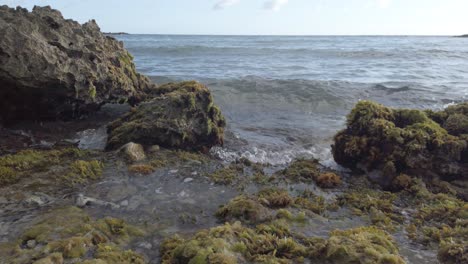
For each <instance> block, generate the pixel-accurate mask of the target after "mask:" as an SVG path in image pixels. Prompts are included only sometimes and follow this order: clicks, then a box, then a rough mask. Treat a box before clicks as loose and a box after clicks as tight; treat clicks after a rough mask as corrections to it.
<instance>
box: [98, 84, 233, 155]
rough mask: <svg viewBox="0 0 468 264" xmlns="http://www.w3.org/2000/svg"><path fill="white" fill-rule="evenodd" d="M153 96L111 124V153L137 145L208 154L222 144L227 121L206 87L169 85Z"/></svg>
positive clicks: (159, 89) (109, 141) (108, 144)
mask: <svg viewBox="0 0 468 264" xmlns="http://www.w3.org/2000/svg"><path fill="white" fill-rule="evenodd" d="M152 92H153V93H154V94H155V95H156V97H154V98H153V99H151V100H150V101H147V102H144V103H142V104H140V105H139V106H138V107H137V108H135V109H134V110H133V111H131V112H129V113H127V114H126V115H124V116H122V117H121V118H119V119H117V120H115V121H114V122H112V123H111V124H109V126H108V134H109V138H108V142H107V147H106V148H107V149H108V150H110V149H117V148H119V147H120V146H122V145H124V144H126V143H128V142H135V143H139V144H142V145H144V146H153V145H159V146H162V147H166V148H176V149H186V150H199V151H203V152H207V151H208V150H209V149H210V148H211V147H212V146H215V145H222V144H223V138H224V127H225V126H226V121H225V119H224V117H223V115H222V114H221V111H220V110H219V108H218V107H217V106H215V105H214V103H213V97H212V95H211V92H210V90H209V89H208V88H207V87H206V86H204V85H202V84H200V83H198V82H195V81H191V82H181V83H170V84H166V85H163V86H161V87H159V88H157V89H156V90H154V91H152Z"/></svg>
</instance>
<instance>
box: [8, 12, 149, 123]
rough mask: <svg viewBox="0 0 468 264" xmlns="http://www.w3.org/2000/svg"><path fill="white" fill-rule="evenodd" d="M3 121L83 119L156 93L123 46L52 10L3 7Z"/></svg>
mask: <svg viewBox="0 0 468 264" xmlns="http://www.w3.org/2000/svg"><path fill="white" fill-rule="evenodd" d="M0 36H2V37H1V38H0V98H2V103H1V104H0V121H1V119H3V120H4V121H12V120H13V121H14V120H18V119H55V118H65V119H68V118H78V117H80V116H82V115H84V114H86V113H88V112H91V111H95V110H97V109H98V108H99V107H100V106H101V105H102V104H104V103H111V102H112V103H114V102H120V103H123V102H127V101H128V102H130V103H137V102H139V101H140V100H141V99H142V98H144V95H145V91H147V90H150V89H152V88H154V86H155V85H154V84H152V83H151V82H150V81H149V79H148V78H146V77H145V76H142V75H140V74H139V73H137V72H136V71H135V65H134V63H133V57H132V56H131V55H130V54H129V53H128V52H127V51H126V50H125V48H124V47H123V43H122V42H119V41H117V40H115V39H114V38H112V37H107V36H105V35H104V34H102V33H101V31H100V29H99V26H98V25H97V24H96V22H95V21H94V20H91V21H89V22H87V23H85V24H83V25H80V24H79V23H78V22H75V21H73V20H70V19H64V18H63V16H62V14H61V13H60V12H59V11H57V10H53V9H51V8H50V7H34V9H33V10H32V12H28V10H26V9H23V8H19V7H18V8H16V9H13V8H9V7H7V6H1V7H0Z"/></svg>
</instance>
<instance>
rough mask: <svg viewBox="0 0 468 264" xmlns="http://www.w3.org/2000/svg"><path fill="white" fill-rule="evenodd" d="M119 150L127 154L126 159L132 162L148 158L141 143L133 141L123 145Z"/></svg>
mask: <svg viewBox="0 0 468 264" xmlns="http://www.w3.org/2000/svg"><path fill="white" fill-rule="evenodd" d="M119 152H120V153H122V155H124V156H125V159H127V160H128V161H130V162H136V161H142V160H144V159H146V155H145V150H144V149H143V146H142V145H140V144H135V143H133V142H130V143H127V144H125V145H123V146H122V147H121V148H120V149H119Z"/></svg>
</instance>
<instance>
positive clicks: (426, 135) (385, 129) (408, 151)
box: [332, 101, 468, 187]
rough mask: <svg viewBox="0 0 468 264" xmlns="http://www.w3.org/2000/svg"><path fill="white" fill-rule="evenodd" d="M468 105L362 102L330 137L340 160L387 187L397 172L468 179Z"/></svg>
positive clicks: (334, 152) (334, 151) (340, 162)
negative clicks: (426, 107) (423, 107)
mask: <svg viewBox="0 0 468 264" xmlns="http://www.w3.org/2000/svg"><path fill="white" fill-rule="evenodd" d="M467 119H468V103H462V104H459V105H454V106H450V107H448V108H447V109H445V110H444V111H440V112H434V111H419V110H409V109H391V108H388V107H385V106H383V105H380V104H377V103H374V102H370V101H361V102H359V103H358V104H357V105H356V107H355V108H354V109H353V110H352V111H351V113H350V114H349V115H348V120H347V128H346V129H345V130H343V131H340V132H339V133H338V134H337V135H336V136H335V143H334V145H333V146H332V151H333V156H334V158H335V160H336V162H338V163H339V164H341V165H343V166H345V167H348V168H351V169H364V170H366V171H368V172H377V173H370V175H371V176H372V178H373V179H374V180H376V181H377V182H379V183H380V184H381V185H382V186H384V187H388V186H389V185H391V183H392V181H393V180H394V178H395V177H396V176H398V175H399V174H400V173H406V174H408V175H412V176H421V177H423V178H425V179H432V178H440V179H442V180H445V181H451V180H455V179H457V180H463V181H465V180H467V179H468V141H467V140H468V134H467V133H468V122H467Z"/></svg>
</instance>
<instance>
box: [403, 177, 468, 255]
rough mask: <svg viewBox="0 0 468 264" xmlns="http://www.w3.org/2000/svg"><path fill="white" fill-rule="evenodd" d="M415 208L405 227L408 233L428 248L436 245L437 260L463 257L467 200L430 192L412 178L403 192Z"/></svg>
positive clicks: (467, 234)
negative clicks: (410, 183)
mask: <svg viewBox="0 0 468 264" xmlns="http://www.w3.org/2000/svg"><path fill="white" fill-rule="evenodd" d="M405 194H407V195H408V196H409V198H407V199H408V200H409V205H410V206H412V207H413V208H415V209H416V213H415V214H414V215H413V217H412V219H411V222H410V224H409V225H408V226H407V227H406V232H407V235H408V237H409V238H410V239H411V240H413V241H415V242H418V243H420V244H423V245H425V246H426V247H428V248H436V249H438V259H439V261H440V262H441V263H464V262H466V260H467V243H466V237H468V213H467V212H468V203H466V202H465V201H462V200H459V199H457V198H455V197H453V196H451V195H450V194H445V193H436V194H434V193H432V192H430V191H429V190H428V189H427V188H426V186H425V185H424V183H423V182H421V181H417V180H414V181H413V184H412V186H411V187H410V188H408V189H406V190H405V191H404V192H403V195H405Z"/></svg>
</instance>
